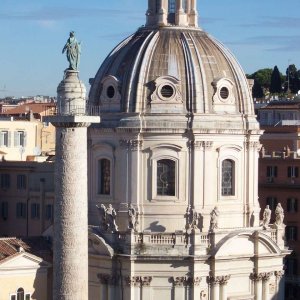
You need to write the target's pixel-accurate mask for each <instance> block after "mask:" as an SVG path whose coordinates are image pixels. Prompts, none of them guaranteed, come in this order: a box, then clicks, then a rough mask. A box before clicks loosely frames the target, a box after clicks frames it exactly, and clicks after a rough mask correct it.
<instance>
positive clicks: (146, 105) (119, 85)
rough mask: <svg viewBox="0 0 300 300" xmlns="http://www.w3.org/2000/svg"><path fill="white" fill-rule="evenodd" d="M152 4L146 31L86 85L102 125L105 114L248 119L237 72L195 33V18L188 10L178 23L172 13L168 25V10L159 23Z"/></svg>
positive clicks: (215, 44)
mask: <svg viewBox="0 0 300 300" xmlns="http://www.w3.org/2000/svg"><path fill="white" fill-rule="evenodd" d="M153 2H155V1H149V9H148V11H147V23H146V25H145V26H143V27H141V28H139V29H138V30H137V32H136V33H134V34H133V35H131V36H129V37H128V38H126V39H125V40H124V41H122V42H121V43H120V44H119V45H118V46H117V47H115V49H113V51H112V52H111V53H110V54H109V55H108V57H107V58H106V59H105V61H104V62H103V64H102V66H101V67H100V69H99V71H98V72H97V74H96V76H95V78H94V79H93V80H92V86H91V90H90V95H89V100H90V102H92V103H93V104H94V105H99V106H100V108H101V112H102V116H103V118H102V121H103V124H105V115H106V114H107V113H109V114H110V116H111V113H122V114H124V113H130V114H131V115H133V114H143V115H145V116H150V115H153V114H155V115H156V116H157V115H159V114H160V115H161V116H162V115H164V116H166V115H173V114H177V115H178V114H182V115H187V114H188V115H193V116H194V117H195V120H196V119H197V116H198V115H199V116H200V117H201V118H202V117H203V115H204V114H205V116H208V115H215V114H218V115H224V114H225V115H228V114H231V115H236V116H237V115H239V116H241V115H247V116H249V115H254V108H253V100H252V96H251V90H250V87H249V84H248V80H247V79H246V76H245V74H244V72H243V70H242V68H241V66H240V65H239V63H238V62H237V60H236V59H235V57H234V56H233V55H232V54H231V52H230V51H229V50H228V49H227V48H226V47H225V46H224V45H223V44H221V43H220V42H219V41H217V40H216V39H215V38H213V37H212V36H210V35H209V34H208V33H206V32H205V31H203V30H202V29H201V28H198V26H197V24H196V22H195V15H197V13H195V12H194V13H191V10H189V12H190V13H188V12H186V13H181V16H183V17H185V18H183V17H182V18H181V19H180V18H179V13H174V15H173V17H174V18H173V20H174V21H173V23H172V17H171V16H170V13H169V14H168V9H169V10H170V4H169V8H167V10H166V11H167V13H166V15H165V17H162V14H160V13H157V14H155V12H153V11H155V9H154V8H153V7H151V5H152V3H153ZM171 2H172V1H171ZM181 2H182V3H184V1H181ZM182 11H183V12H185V11H186V10H184V9H183V10H182ZM191 16H192V17H191ZM191 20H192V21H191ZM170 22H171V23H170Z"/></svg>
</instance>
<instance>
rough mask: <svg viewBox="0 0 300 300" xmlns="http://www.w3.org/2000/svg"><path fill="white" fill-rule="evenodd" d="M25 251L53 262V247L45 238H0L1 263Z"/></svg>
mask: <svg viewBox="0 0 300 300" xmlns="http://www.w3.org/2000/svg"><path fill="white" fill-rule="evenodd" d="M20 247H21V248H23V249H24V251H26V252H28V253H31V254H33V255H35V256H38V257H41V258H43V259H44V260H46V261H48V262H51V260H52V255H51V245H50V244H49V242H48V241H46V240H45V238H43V237H32V238H20V239H19V238H0V262H1V261H2V260H5V259H8V258H11V257H13V256H15V255H16V254H18V253H19V252H20Z"/></svg>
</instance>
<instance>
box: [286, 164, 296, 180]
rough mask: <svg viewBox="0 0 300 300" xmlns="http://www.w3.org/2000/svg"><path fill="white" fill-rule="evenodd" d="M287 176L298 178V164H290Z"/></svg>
mask: <svg viewBox="0 0 300 300" xmlns="http://www.w3.org/2000/svg"><path fill="white" fill-rule="evenodd" d="M287 176H288V178H298V177H299V168H298V166H288V168H287Z"/></svg>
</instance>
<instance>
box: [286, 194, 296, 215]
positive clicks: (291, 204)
mask: <svg viewBox="0 0 300 300" xmlns="http://www.w3.org/2000/svg"><path fill="white" fill-rule="evenodd" d="M287 211H288V212H289V213H295V212H297V211H298V199H296V198H289V199H287Z"/></svg>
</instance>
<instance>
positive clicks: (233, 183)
mask: <svg viewBox="0 0 300 300" xmlns="http://www.w3.org/2000/svg"><path fill="white" fill-rule="evenodd" d="M226 161H229V162H231V163H232V165H231V168H232V172H231V186H232V187H231V190H232V192H231V194H224V193H223V178H224V174H223V169H224V166H223V164H224V162H226ZM235 164H236V163H235V161H234V160H233V159H229V158H226V159H223V160H222V161H221V196H222V197H235V196H236V188H235V185H236V166H235Z"/></svg>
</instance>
